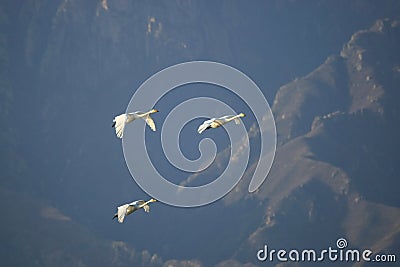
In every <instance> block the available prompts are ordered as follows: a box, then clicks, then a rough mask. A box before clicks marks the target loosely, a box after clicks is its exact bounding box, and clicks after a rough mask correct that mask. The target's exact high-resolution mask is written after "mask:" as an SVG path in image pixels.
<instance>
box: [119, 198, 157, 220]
mask: <svg viewBox="0 0 400 267" xmlns="http://www.w3.org/2000/svg"><path fill="white" fill-rule="evenodd" d="M156 201H157V200H155V199H154V198H152V199H150V200H149V201H146V202H145V201H144V200H136V201H133V202H132V203H129V204H125V205H122V206H119V207H118V212H117V213H115V214H114V217H113V219H115V218H118V222H119V223H123V222H124V219H125V216H128V215H129V214H131V213H133V212H134V211H137V210H139V209H142V208H143V210H144V211H145V212H149V211H150V206H149V203H152V202H156Z"/></svg>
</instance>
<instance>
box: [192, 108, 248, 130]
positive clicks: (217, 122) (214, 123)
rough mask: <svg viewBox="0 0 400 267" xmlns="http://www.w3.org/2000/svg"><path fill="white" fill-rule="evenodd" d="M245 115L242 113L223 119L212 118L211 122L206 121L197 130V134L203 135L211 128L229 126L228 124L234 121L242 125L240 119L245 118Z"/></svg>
mask: <svg viewBox="0 0 400 267" xmlns="http://www.w3.org/2000/svg"><path fill="white" fill-rule="evenodd" d="M244 116H245V115H244V113H240V114H238V115H230V116H223V117H221V118H212V119H209V120H206V121H205V122H203V124H202V125H200V126H199V128H198V129H197V132H198V133H199V134H201V133H202V132H204V131H205V130H207V129H210V128H218V127H220V126H222V125H224V124H227V123H228V122H230V121H232V120H234V121H235V123H236V124H240V119H239V118H241V117H244Z"/></svg>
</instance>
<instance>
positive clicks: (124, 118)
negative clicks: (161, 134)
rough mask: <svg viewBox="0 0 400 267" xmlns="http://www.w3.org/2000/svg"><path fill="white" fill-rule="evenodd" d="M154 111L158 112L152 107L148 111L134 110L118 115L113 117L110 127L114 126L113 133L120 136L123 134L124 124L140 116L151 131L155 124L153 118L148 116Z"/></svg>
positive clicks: (154, 128)
mask: <svg viewBox="0 0 400 267" xmlns="http://www.w3.org/2000/svg"><path fill="white" fill-rule="evenodd" d="M156 112H158V110H156V109H152V110H150V111H148V112H141V111H136V112H131V113H126V114H121V115H118V116H116V117H115V118H114V120H113V124H112V127H114V128H115V133H116V134H117V137H118V138H122V137H123V135H124V128H125V125H126V124H128V123H130V122H132V121H134V120H136V119H139V118H142V119H144V120H145V121H146V123H147V125H149V127H150V128H151V129H152V130H153V131H155V130H156V125H155V124H154V121H153V119H152V118H151V117H150V114H152V113H156Z"/></svg>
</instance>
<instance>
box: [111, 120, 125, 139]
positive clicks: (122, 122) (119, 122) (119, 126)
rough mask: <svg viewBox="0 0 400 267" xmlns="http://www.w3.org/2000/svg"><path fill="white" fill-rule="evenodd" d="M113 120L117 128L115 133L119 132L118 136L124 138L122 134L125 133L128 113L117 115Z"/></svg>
mask: <svg viewBox="0 0 400 267" xmlns="http://www.w3.org/2000/svg"><path fill="white" fill-rule="evenodd" d="M113 122H114V123H113V127H114V128H115V133H116V134H117V137H118V138H122V136H123V135H124V128H125V122H126V114H121V115H118V116H116V117H115V118H114V120H113Z"/></svg>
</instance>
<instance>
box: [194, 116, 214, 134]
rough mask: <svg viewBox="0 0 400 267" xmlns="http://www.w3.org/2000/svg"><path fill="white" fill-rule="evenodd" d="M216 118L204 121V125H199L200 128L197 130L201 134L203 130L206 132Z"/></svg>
mask: <svg viewBox="0 0 400 267" xmlns="http://www.w3.org/2000/svg"><path fill="white" fill-rule="evenodd" d="M214 120H215V119H211V120H206V121H205V122H203V124H202V125H200V126H199V128H198V129H197V132H198V133H199V134H201V133H202V132H204V131H205V130H206V129H207V128H208V127H210V126H211V124H212V123H213V121H214Z"/></svg>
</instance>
